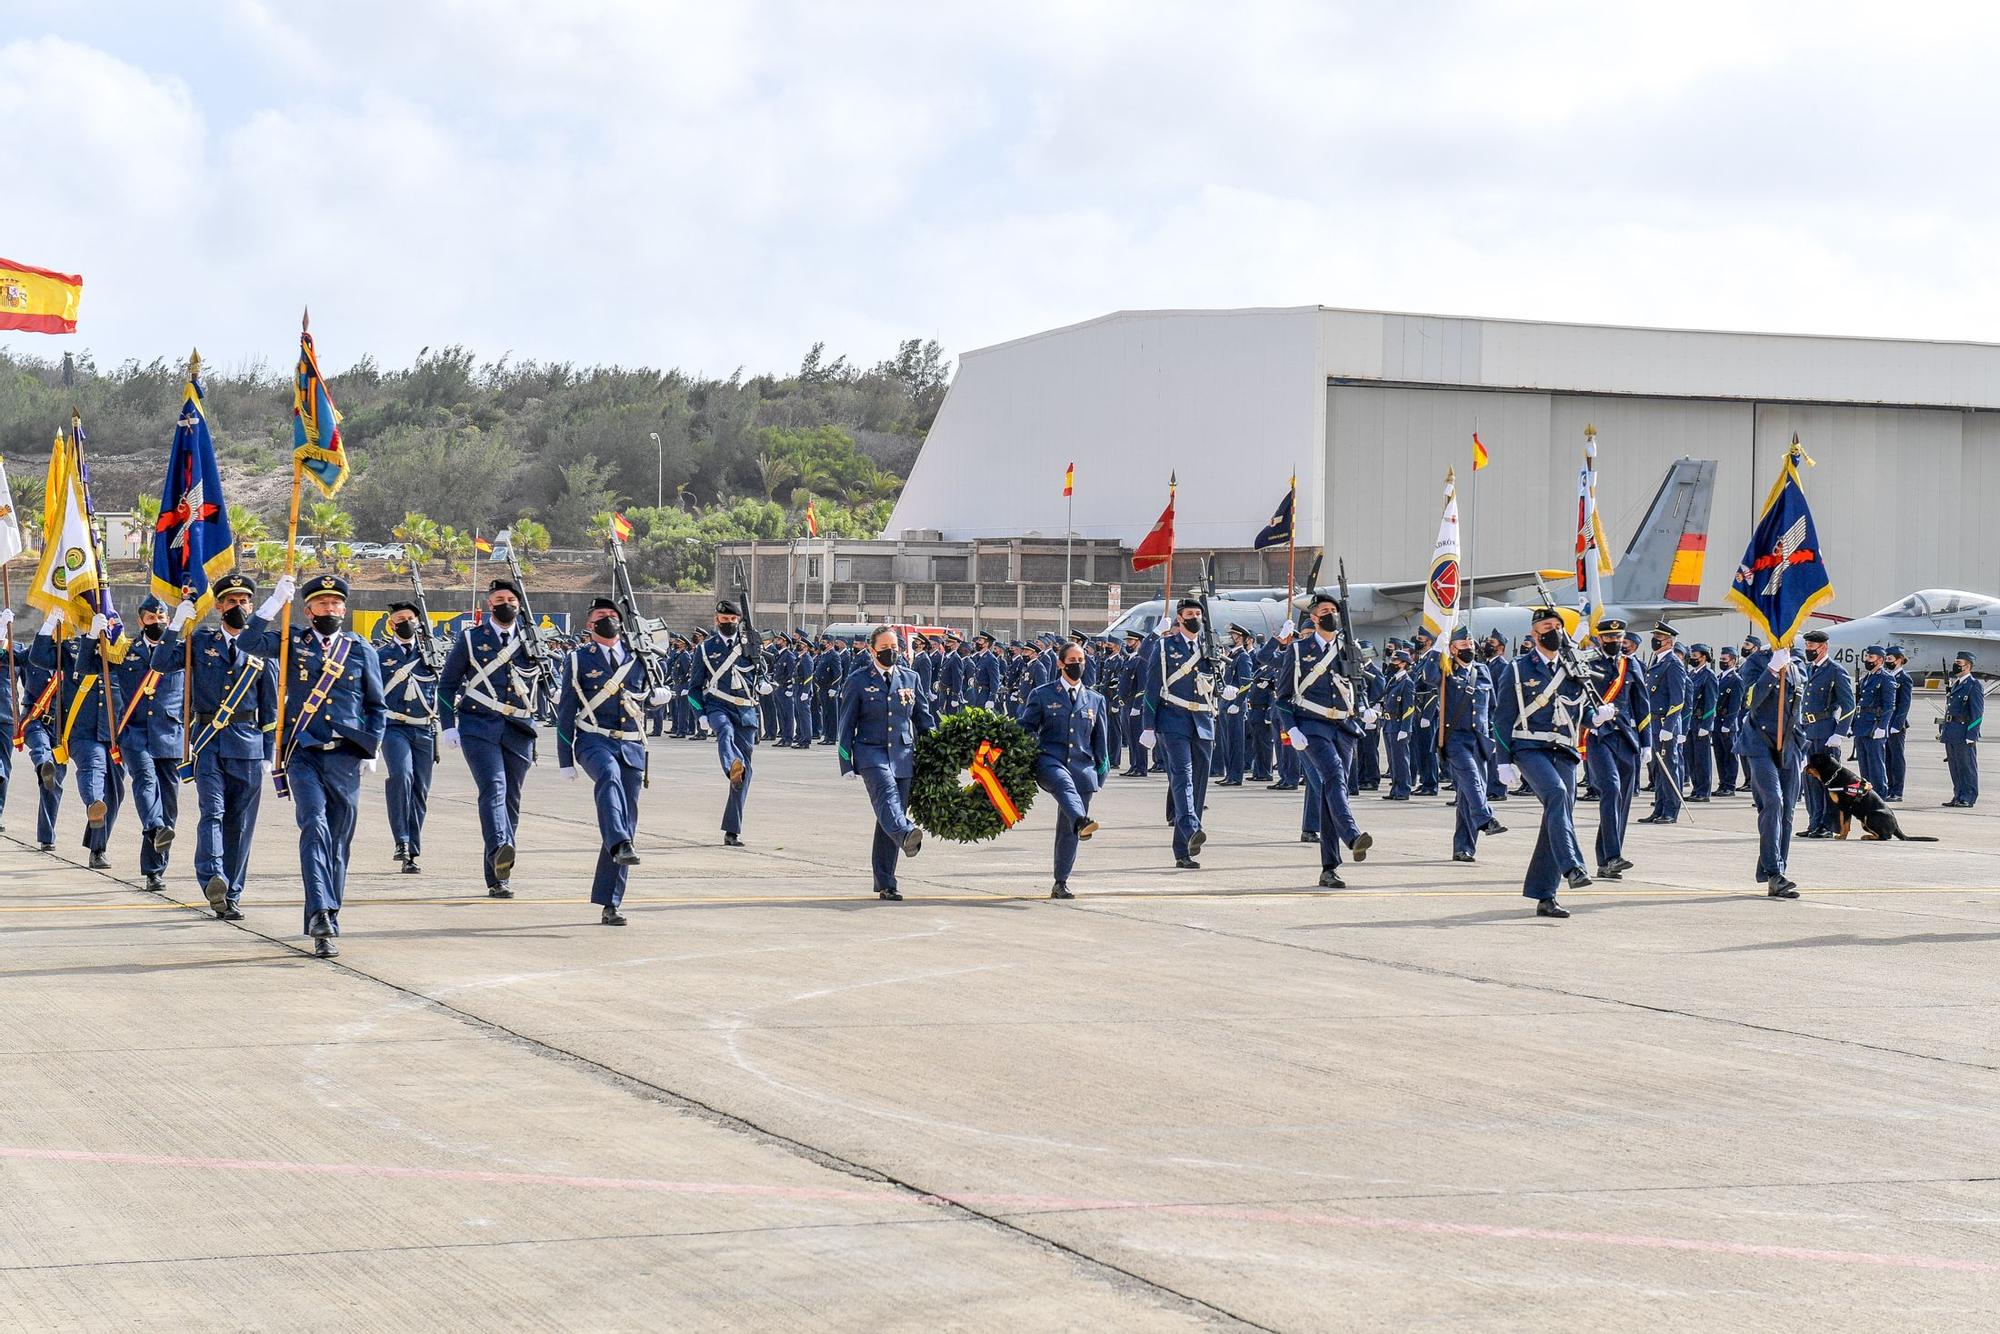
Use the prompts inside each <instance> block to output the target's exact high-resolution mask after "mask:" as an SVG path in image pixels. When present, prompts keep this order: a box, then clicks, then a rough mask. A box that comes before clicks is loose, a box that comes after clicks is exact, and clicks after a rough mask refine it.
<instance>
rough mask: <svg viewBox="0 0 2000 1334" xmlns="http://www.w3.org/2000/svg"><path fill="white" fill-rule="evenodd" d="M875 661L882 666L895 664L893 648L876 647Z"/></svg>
mask: <svg viewBox="0 0 2000 1334" xmlns="http://www.w3.org/2000/svg"><path fill="white" fill-rule="evenodd" d="M875 661H877V662H879V663H881V664H882V665H883V666H884V667H894V666H895V665H896V650H895V649H893V648H878V649H876V650H875Z"/></svg>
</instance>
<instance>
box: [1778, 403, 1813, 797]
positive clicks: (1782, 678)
mask: <svg viewBox="0 0 2000 1334" xmlns="http://www.w3.org/2000/svg"><path fill="white" fill-rule="evenodd" d="M1798 452H1799V433H1798V432H1797V431H1793V432H1792V443H1791V444H1790V445H1789V446H1787V447H1786V449H1785V466H1786V467H1791V466H1792V465H1793V461H1794V460H1795V459H1796V458H1797V456H1798ZM1799 490H1800V491H1801V492H1802V493H1803V492H1804V490H1805V485H1804V479H1803V478H1801V479H1800V486H1799ZM1784 577H1785V566H1783V565H1779V566H1778V579H1779V581H1780V582H1782V581H1783V580H1784ZM1771 647H1772V649H1773V650H1776V649H1780V648H1782V649H1784V650H1786V651H1787V652H1789V651H1790V650H1791V647H1792V646H1791V644H1790V642H1789V641H1787V642H1786V643H1783V644H1773V645H1771ZM1791 675H1792V666H1791V664H1790V663H1786V664H1785V670H1784V671H1782V672H1779V673H1778V755H1777V760H1778V763H1779V764H1783V763H1784V762H1785V714H1786V713H1787V712H1788V710H1787V709H1786V707H1785V682H1786V681H1788V680H1790V679H1791Z"/></svg>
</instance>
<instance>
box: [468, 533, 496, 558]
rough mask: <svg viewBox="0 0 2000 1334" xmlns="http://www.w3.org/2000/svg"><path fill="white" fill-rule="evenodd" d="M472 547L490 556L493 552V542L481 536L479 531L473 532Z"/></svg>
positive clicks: (483, 554) (481, 553)
mask: <svg viewBox="0 0 2000 1334" xmlns="http://www.w3.org/2000/svg"><path fill="white" fill-rule="evenodd" d="M472 549H473V550H474V551H477V552H478V553H479V554H480V555H482V556H490V555H492V554H493V544H492V543H491V542H488V541H487V540H486V539H485V538H483V537H481V536H479V535H478V534H477V533H475V534H473V537H472Z"/></svg>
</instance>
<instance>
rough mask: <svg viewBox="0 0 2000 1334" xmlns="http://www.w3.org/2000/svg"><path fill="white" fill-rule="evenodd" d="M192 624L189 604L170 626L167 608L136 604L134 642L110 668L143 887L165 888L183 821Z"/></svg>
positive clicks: (179, 609) (156, 890)
mask: <svg viewBox="0 0 2000 1334" xmlns="http://www.w3.org/2000/svg"><path fill="white" fill-rule="evenodd" d="M193 619H194V604H193V603H192V602H187V601H183V602H182V603H181V604H180V605H179V606H178V607H176V608H175V609H174V613H173V619H172V621H171V622H169V621H168V619H167V604H166V603H164V602H162V601H160V600H159V599H158V598H156V597H148V598H147V599H146V600H145V601H143V602H141V603H140V604H139V637H138V638H137V639H136V640H133V641H132V643H131V644H130V645H129V646H128V648H127V651H126V654H125V657H124V660H123V661H121V662H119V663H118V664H117V665H116V666H114V667H113V668H112V672H113V674H114V676H115V677H116V679H117V684H118V708H119V714H120V717H119V724H118V744H119V746H120V747H121V748H122V749H123V750H124V752H125V774H126V777H127V778H129V779H130V780H131V784H132V809H133V810H134V812H136V813H137V815H138V817H139V873H140V874H141V875H143V876H145V877H146V888H147V889H150V890H152V891H153V892H154V893H156V894H157V893H160V892H162V891H163V890H165V889H166V887H167V879H166V876H167V850H168V849H169V848H171V847H173V845H174V822H175V821H176V820H177V819H178V818H179V816H180V807H181V800H180V789H181V780H180V767H181V751H182V749H183V746H184V743H183V741H182V733H181V687H182V685H183V684H184V683H183V681H182V677H183V675H184V668H185V666H186V657H185V655H184V654H183V653H182V652H181V639H180V632H181V630H182V629H183V628H185V627H186V625H187V623H188V622H189V621H192V620H193Z"/></svg>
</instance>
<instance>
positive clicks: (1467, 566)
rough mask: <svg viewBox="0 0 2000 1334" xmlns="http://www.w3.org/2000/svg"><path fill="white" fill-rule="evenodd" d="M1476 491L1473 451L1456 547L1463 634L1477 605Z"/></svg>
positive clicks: (1476, 430)
mask: <svg viewBox="0 0 2000 1334" xmlns="http://www.w3.org/2000/svg"><path fill="white" fill-rule="evenodd" d="M1472 438H1473V439H1474V440H1477V439H1478V438H1479V418H1477V417H1474V418H1473V419H1472ZM1478 489H1479V452H1478V450H1476V449H1475V450H1474V451H1473V455H1472V477H1471V478H1470V479H1469V480H1468V481H1467V482H1466V484H1465V524H1464V526H1463V531H1464V534H1465V540H1464V541H1462V542H1460V543H1459V547H1458V568H1459V571H1460V572H1461V574H1462V575H1463V576H1464V577H1463V578H1461V579H1460V580H1459V584H1460V586H1461V587H1463V588H1464V589H1465V632H1466V633H1467V634H1471V633H1472V612H1473V608H1474V607H1476V606H1477V605H1478V599H1477V594H1476V592H1475V590H1474V587H1473V578H1472V511H1473V509H1474V496H1473V492H1475V491H1477V490H1478ZM1478 652H1479V650H1478V646H1477V644H1475V645H1474V647H1473V655H1474V657H1475V659H1476V658H1477V656H1478Z"/></svg>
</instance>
